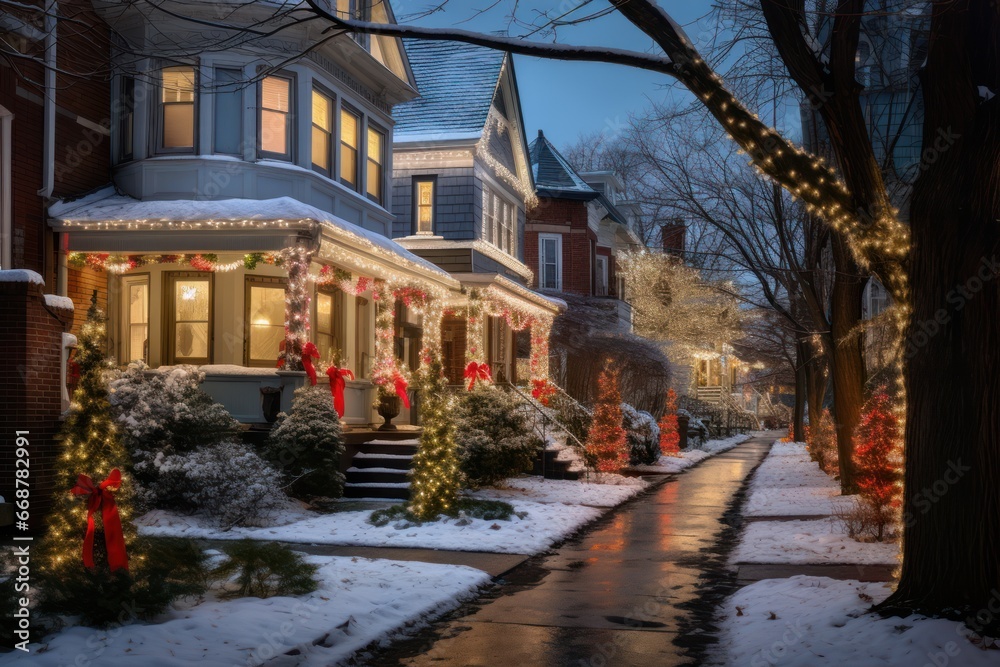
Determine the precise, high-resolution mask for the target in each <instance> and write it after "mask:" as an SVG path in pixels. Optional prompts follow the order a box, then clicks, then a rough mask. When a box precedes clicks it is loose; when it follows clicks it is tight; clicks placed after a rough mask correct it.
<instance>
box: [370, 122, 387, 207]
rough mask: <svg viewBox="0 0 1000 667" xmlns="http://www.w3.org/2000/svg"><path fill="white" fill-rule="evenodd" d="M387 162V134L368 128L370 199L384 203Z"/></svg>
mask: <svg viewBox="0 0 1000 667" xmlns="http://www.w3.org/2000/svg"><path fill="white" fill-rule="evenodd" d="M384 162H385V134H383V133H382V132H380V131H379V130H376V129H375V128H373V127H369V128H368V197H369V198H371V199H373V200H375V201H377V202H378V203H380V204H381V203H382V187H383V185H382V180H383V176H382V174H383V163H384Z"/></svg>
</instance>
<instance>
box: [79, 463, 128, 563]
mask: <svg viewBox="0 0 1000 667" xmlns="http://www.w3.org/2000/svg"><path fill="white" fill-rule="evenodd" d="M121 485H122V474H121V472H120V471H119V470H118V468H115V469H114V470H112V471H111V474H110V475H108V478H107V479H106V480H104V481H103V482H101V483H100V485H98V486H94V480H92V479H90V478H89V477H87V476H86V475H80V476H79V477H77V479H76V486H74V487H73V488H72V489H70V491H71V492H72V493H73V494H74V495H77V496H87V535H86V537H84V538H83V564H84V565H86V566H87V567H94V512H96V511H97V510H98V509H100V510H101V521H102V522H103V523H104V543H105V544H106V545H107V547H108V567H110V568H111V571H112V572H114V571H116V570H121V569H125V570H126V571H127V570H128V556H127V555H126V554H125V535H124V534H123V533H122V520H121V517H120V516H119V515H118V506H117V505H115V494H114V493H112V491H117V490H118V489H119V488H120V487H121Z"/></svg>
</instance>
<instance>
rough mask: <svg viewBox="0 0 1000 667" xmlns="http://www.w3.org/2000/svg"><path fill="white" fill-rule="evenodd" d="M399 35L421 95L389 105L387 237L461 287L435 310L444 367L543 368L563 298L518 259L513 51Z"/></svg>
mask: <svg viewBox="0 0 1000 667" xmlns="http://www.w3.org/2000/svg"><path fill="white" fill-rule="evenodd" d="M405 46H406V52H407V55H408V58H409V62H410V66H411V68H412V70H413V74H414V77H415V80H416V85H417V88H418V89H419V90H420V97H418V98H416V99H414V100H412V101H410V102H407V103H405V104H400V105H398V106H396V107H395V108H394V109H393V118H394V120H395V134H394V145H393V154H394V163H393V180H392V188H393V189H392V195H393V196H392V212H393V213H394V214H395V216H396V219H395V222H394V223H393V237H394V240H395V241H396V242H397V243H399V245H401V246H403V247H404V248H406V249H407V250H409V251H410V252H412V253H414V254H416V255H418V256H420V257H422V258H424V259H426V260H428V261H431V262H433V263H434V264H436V265H437V266H439V267H441V268H443V269H445V270H447V271H448V272H449V273H450V274H451V275H452V277H454V278H456V279H457V280H459V281H460V283H461V285H462V290H463V292H464V293H465V294H466V295H467V297H468V300H469V303H468V304H467V305H466V306H465V307H464V308H462V307H459V308H454V309H452V310H451V312H450V314H448V315H446V317H445V319H444V328H443V332H442V348H443V358H444V363H445V372H446V374H447V375H448V377H449V380H450V381H451V382H452V383H455V384H460V383H462V382H463V378H464V373H465V369H466V367H467V365H468V364H469V363H471V362H476V363H488V364H489V367H490V369H491V373H492V375H493V377H494V378H495V379H497V380H499V381H507V382H522V381H523V382H526V381H527V380H528V379H529V376H530V379H531V380H535V381H540V380H544V379H547V377H548V371H547V368H548V352H547V346H548V330H549V328H550V327H551V323H552V319H553V318H554V317H555V316H556V315H557V314H558V312H559V310H560V308H561V306H562V304H561V303H560V302H559V301H558V300H554V299H551V298H548V297H546V296H543V295H542V294H539V293H537V292H535V291H533V290H532V289H530V288H531V286H532V284H533V281H534V278H535V274H534V271H533V267H532V266H528V265H526V264H525V263H524V261H523V260H524V253H525V243H524V225H525V215H526V209H528V208H530V207H531V206H532V205H534V202H535V192H534V180H533V178H532V173H531V168H530V166H529V163H528V147H527V145H526V143H525V137H524V120H523V118H522V115H521V103H520V99H519V96H518V89H517V77H516V75H515V71H514V61H513V58H512V57H511V55H510V54H508V53H503V52H499V51H494V50H491V49H485V48H481V47H477V46H471V45H467V44H459V43H455V42H432V41H423V40H407V41H406V42H405ZM529 331H533V332H534V334H533V335H529ZM519 333H520V334H523V335H521V336H519V335H518V334H519Z"/></svg>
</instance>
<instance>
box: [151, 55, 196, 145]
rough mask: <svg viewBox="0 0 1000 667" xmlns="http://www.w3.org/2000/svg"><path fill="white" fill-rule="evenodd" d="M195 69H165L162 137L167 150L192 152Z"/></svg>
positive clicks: (162, 142) (162, 143)
mask: <svg viewBox="0 0 1000 667" xmlns="http://www.w3.org/2000/svg"><path fill="white" fill-rule="evenodd" d="M194 99H195V72H194V67H165V68H164V69H163V72H162V98H161V101H162V105H161V113H162V116H161V119H160V122H161V124H162V132H163V133H162V135H161V141H160V146H161V147H162V148H164V149H167V150H194Z"/></svg>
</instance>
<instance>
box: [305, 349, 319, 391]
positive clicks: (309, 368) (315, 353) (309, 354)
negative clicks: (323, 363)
mask: <svg viewBox="0 0 1000 667" xmlns="http://www.w3.org/2000/svg"><path fill="white" fill-rule="evenodd" d="M313 359H317V360H318V359H319V350H317V349H316V346H315V345H314V344H312V343H306V344H305V347H303V348H302V369H303V370H304V371H305V372H306V375H308V376H309V384H311V385H313V386H315V385H316V368H315V367H314V366H313V362H312V360H313Z"/></svg>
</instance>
